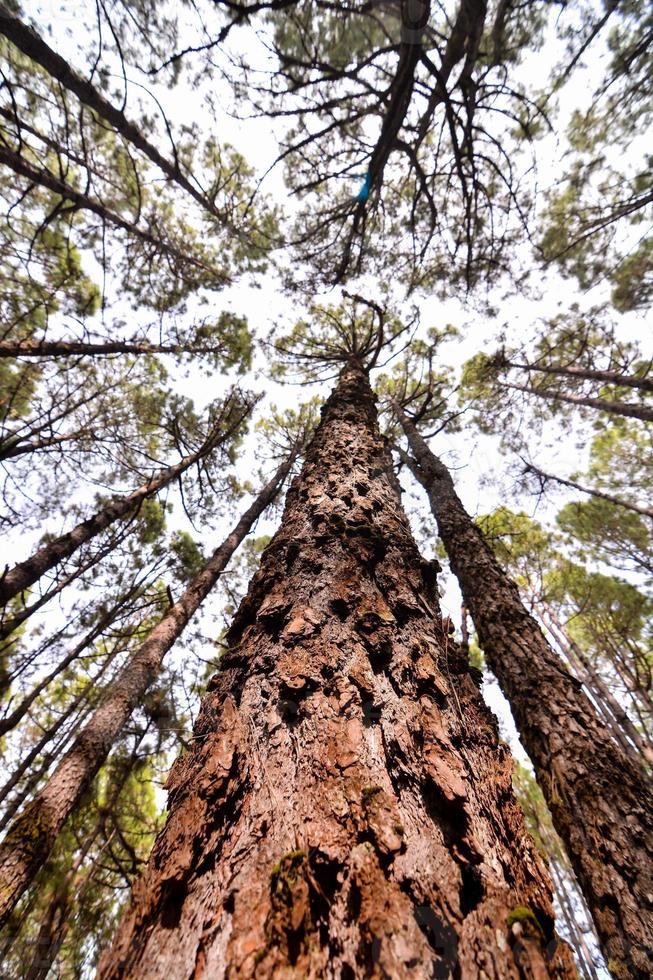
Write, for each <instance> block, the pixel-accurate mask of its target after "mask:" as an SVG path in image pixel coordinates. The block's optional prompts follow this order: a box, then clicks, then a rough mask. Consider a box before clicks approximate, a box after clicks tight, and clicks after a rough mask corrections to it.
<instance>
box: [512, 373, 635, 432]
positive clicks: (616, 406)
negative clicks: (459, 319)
mask: <svg viewBox="0 0 653 980" xmlns="http://www.w3.org/2000/svg"><path fill="white" fill-rule="evenodd" d="M500 386H501V387H502V388H510V389H511V390H512V391H523V392H525V394H527V395H535V396H536V397H537V398H545V399H547V400H548V401H553V402H565V404H567V405H581V406H583V407H585V408H596V409H597V410H598V411H599V412H607V413H608V415H623V416H624V417H625V418H628V419H641V421H642V422H653V408H649V407H648V406H647V405H643V404H641V405H639V404H634V403H633V402H615V401H608V400H607V399H606V398H587V397H585V396H584V395H563V394H562V392H559V391H546V390H545V389H543V388H531V387H529V386H528V385H516V384H509V383H508V382H507V381H506V382H500Z"/></svg>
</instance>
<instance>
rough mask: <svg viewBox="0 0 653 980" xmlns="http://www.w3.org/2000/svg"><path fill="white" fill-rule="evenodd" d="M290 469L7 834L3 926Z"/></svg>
mask: <svg viewBox="0 0 653 980" xmlns="http://www.w3.org/2000/svg"><path fill="white" fill-rule="evenodd" d="M291 465H292V457H289V458H288V459H287V460H286V461H285V462H284V463H283V464H282V465H281V466H280V467H279V469H278V470H277V472H276V473H275V475H274V477H273V478H272V479H271V480H270V482H269V483H268V484H267V485H266V486H265V487H264V488H263V490H261V492H260V493H259V495H258V496H257V497H256V499H255V500H254V502H253V503H252V504H251V506H250V507H248V508H247V510H246V511H245V513H244V514H243V516H242V517H241V518H240V520H239V521H238V523H237V524H236V526H235V527H234V529H233V530H232V532H231V534H230V535H229V536H228V537H227V538H226V539H225V541H224V542H223V543H222V544H221V545H220V547H219V548H217V549H216V550H215V551H214V552H213V555H212V556H211V558H210V559H209V561H208V562H207V563H206V565H205V566H204V568H203V569H202V571H201V572H199V573H198V574H197V575H196V576H195V577H194V578H193V579H192V581H191V582H190V584H189V585H188V587H187V589H186V591H185V592H184V593H183V595H182V596H181V598H180V599H179V600H178V601H177V602H175V603H174V605H172V606H171V607H170V609H169V610H168V612H167V613H166V614H165V616H164V617H163V618H162V619H161V620H160V622H159V623H157V625H156V626H155V627H154V629H153V630H152V631H151V632H150V633H149V635H148V637H147V639H146V640H145V642H144V643H143V644H142V645H141V646H140V647H139V648H138V650H137V651H136V652H135V653H134V654H133V656H131V657H130V658H129V659H128V660H127V662H126V663H125V665H124V667H123V668H122V670H121V671H120V673H119V674H118V676H117V677H116V679H115V680H114V681H113V683H112V684H111V685H110V687H109V688H108V690H107V692H106V694H105V695H104V697H103V698H102V700H101V701H100V704H99V705H98V707H97V708H96V709H95V711H94V712H93V714H92V716H91V718H90V720H89V722H88V723H87V724H86V726H85V727H84V729H83V730H82V731H81V732H80V734H79V735H78V736H77V738H76V739H75V742H74V743H73V745H72V747H71V749H70V750H69V751H68V752H67V753H66V755H65V756H64V758H63V759H62V761H61V762H60V763H59V765H58V766H57V768H56V769H55V771H54V773H53V774H52V776H51V777H50V778H49V780H48V781H47V783H46V784H45V786H44V787H43V789H42V790H41V791H40V792H39V793H38V794H37V795H36V796H35V798H34V799H33V800H32V801H31V802H30V803H29V804H28V805H27V806H26V807H25V809H24V810H23V812H22V813H21V814H20V815H19V816H18V817H17V818H16V820H15V821H14V823H13V824H12V826H11V827H10V828H9V830H8V831H7V835H6V837H5V839H4V840H3V842H2V844H1V845H0V881H1V882H2V885H1V886H0V925H2V923H4V921H5V920H6V918H7V916H8V915H9V914H10V912H11V910H12V908H13V907H14V906H15V904H16V902H17V901H18V899H19V898H20V896H21V895H22V894H23V892H24V891H25V889H26V888H27V886H28V885H29V883H30V881H31V879H32V877H33V876H34V874H35V872H36V871H37V870H38V868H39V866H40V865H41V864H42V863H43V862H44V861H45V860H46V859H47V857H48V855H49V853H50V851H51V850H52V847H53V846H54V843H55V841H56V839H57V836H58V834H59V832H60V831H61V829H62V827H63V825H64V823H65V821H66V819H67V817H68V815H69V814H70V812H71V811H72V810H73V809H74V807H75V806H76V805H77V804H78V802H79V801H80V799H81V798H82V796H83V794H84V792H85V790H86V789H87V788H88V786H89V785H90V783H91V781H92V779H93V778H94V777H95V775H96V773H97V772H98V770H99V768H100V766H101V765H102V764H103V763H104V761H105V760H106V758H107V756H108V754H109V752H110V751H111V748H112V746H113V744H114V742H115V741H116V739H117V737H118V735H119V734H120V732H121V731H122V728H123V726H124V725H125V723H126V722H127V720H128V719H129V717H130V715H131V713H132V711H133V710H134V709H135V708H136V706H137V705H138V704H139V702H140V701H141V698H142V697H143V695H144V693H145V692H146V690H147V689H148V687H149V686H150V684H151V683H152V682H153V681H154V679H155V678H156V676H157V674H158V672H159V670H160V668H161V663H162V661H163V658H164V656H165V654H166V653H167V652H168V650H169V649H170V647H171V646H172V645H173V643H174V642H175V640H177V639H178V637H179V636H180V634H181V633H182V631H183V630H184V628H185V627H186V625H187V624H188V622H189V620H190V618H191V616H193V614H194V613H195V612H196V610H197V609H198V607H199V605H200V603H201V602H203V600H204V599H205V598H206V597H207V595H208V594H209V592H210V591H211V589H212V588H213V586H214V585H215V583H216V581H217V579H218V577H219V575H220V573H221V572H222V571H223V570H224V568H225V567H226V565H227V562H228V561H229V559H230V558H231V556H232V555H233V553H234V551H235V550H236V548H237V547H238V545H239V544H240V543H241V541H242V540H243V538H244V537H246V535H247V534H248V533H249V531H250V530H251V528H252V526H253V524H254V522H255V521H256V520H257V519H258V518H259V517H260V516H261V514H262V513H263V511H264V510H265V509H266V507H267V506H268V505H269V504H270V503H271V502H272V500H273V499H274V497H275V496H276V494H277V492H278V490H279V488H280V486H281V485H282V483H283V481H284V480H285V478H286V476H287V474H288V472H289V470H290V467H291Z"/></svg>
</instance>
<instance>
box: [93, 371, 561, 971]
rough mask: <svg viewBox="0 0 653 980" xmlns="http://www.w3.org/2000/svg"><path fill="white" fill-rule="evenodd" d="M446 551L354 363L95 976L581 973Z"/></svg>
mask: <svg viewBox="0 0 653 980" xmlns="http://www.w3.org/2000/svg"><path fill="white" fill-rule="evenodd" d="M437 570H438V569H437V567H436V565H435V563H432V562H426V561H424V560H423V559H422V558H421V557H420V555H419V552H418V551H417V548H416V546H415V543H414V541H413V539H412V536H411V533H410V530H409V527H408V523H407V520H406V517H405V515H404V513H403V510H402V507H401V503H400V499H399V492H398V487H397V484H396V481H395V479H394V475H393V472H392V462H391V458H390V455H389V453H388V451H387V448H386V445H385V442H384V440H382V438H381V437H380V435H379V431H378V427H377V423H376V410H375V406H374V400H373V396H372V392H371V389H370V387H369V384H368V381H367V378H366V376H365V374H364V372H363V370H362V369H361V368H360V367H359V366H357V365H356V364H355V363H352V364H350V365H348V366H347V368H346V369H345V370H344V371H343V373H342V375H341V379H340V383H339V385H338V387H337V389H336V391H335V392H334V394H333V395H332V396H331V398H330V399H329V401H328V402H327V404H326V406H325V409H324V410H323V418H322V422H321V424H320V426H319V428H318V430H317V433H316V436H315V438H314V440H313V442H312V444H311V446H310V447H309V449H308V452H307V455H306V461H305V464H304V468H303V470H302V473H301V475H300V476H299V477H298V478H297V479H296V480H295V481H294V483H293V485H292V487H291V489H290V491H289V493H288V498H287V501H286V507H285V512H284V517H283V521H282V524H281V527H280V529H279V531H278V532H277V534H276V535H275V537H274V538H273V540H272V542H271V543H270V545H269V546H268V548H267V549H266V550H265V552H264V554H263V557H262V562H261V567H260V569H259V571H258V572H257V574H256V575H255V577H254V579H253V581H252V584H251V586H250V590H249V593H248V595H247V597H246V599H245V600H244V602H243V603H242V605H241V607H240V609H239V611H238V613H237V615H236V618H235V620H234V623H233V625H232V627H231V629H230V631H229V634H228V636H227V642H228V651H227V653H226V654H225V655H224V657H223V659H222V661H221V668H220V670H219V671H218V673H217V674H216V675H214V677H213V678H212V680H211V681H210V683H209V686H208V693H207V694H206V696H205V697H204V699H203V702H202V708H201V712H200V716H199V719H198V722H197V725H196V728H195V734H194V741H193V748H192V749H191V750H190V752H188V753H187V754H186V755H184V756H183V757H182V758H181V759H179V760H178V761H177V762H176V764H175V766H174V767H173V769H172V772H171V774H170V777H169V780H168V788H169V791H170V798H169V816H168V821H167V824H166V826H165V828H164V829H163V831H162V832H161V834H160V835H159V837H158V839H157V841H156V843H155V846H154V850H153V853H152V856H151V859H150V862H149V865H148V868H147V870H146V872H145V875H144V877H143V878H142V879H141V880H140V881H139V882H137V884H136V886H135V888H134V896H133V905H132V907H131V909H129V910H128V912H127V914H126V915H125V918H124V920H123V922H122V926H121V928H120V931H119V934H118V936H117V939H116V942H115V944H114V946H113V948H112V950H110V951H109V952H108V953H107V954H106V955H105V957H104V959H103V961H102V962H101V965H100V969H99V976H100V977H101V978H102V980H117V978H118V977H120V978H122V980H127V978H139V980H148V978H164V977H165V978H169V977H175V978H176V980H183V978H191V977H192V978H195V980H199V978H200V977H202V978H206V980H208V978H211V980H222V978H226V977H229V978H236V977H238V978H246V977H254V976H256V977H257V978H267V977H275V978H281V977H284V978H292V977H295V978H318V977H319V978H336V977H337V978H349V980H351V978H356V977H379V978H380V977H392V978H393V980H394V978H396V980H402V978H409V977H410V978H412V980H414V978H416V977H442V978H444V977H447V976H450V975H455V976H460V977H462V978H465V980H472V978H474V980H476V978H478V977H486V978H488V980H490V978H497V980H498V978H501V980H506V978H517V977H531V978H536V977H537V978H544V977H549V976H556V977H571V976H574V975H575V970H574V968H573V966H572V964H571V961H570V959H569V953H568V950H567V949H566V947H565V946H564V945H562V944H560V943H559V942H557V941H556V938H555V934H554V931H553V919H552V909H551V895H550V881H549V877H548V872H547V870H546V868H545V866H544V864H543V861H542V859H541V858H540V856H539V854H538V853H537V851H536V849H535V847H534V845H533V841H532V839H531V838H530V837H529V835H528V834H527V833H526V831H525V828H524V822H523V815H522V813H521V810H520V809H519V807H518V806H517V804H516V801H515V798H514V796H513V793H512V788H511V769H512V763H511V759H510V756H509V754H508V752H507V750H506V748H505V746H504V745H503V744H501V743H500V742H499V739H498V737H497V726H496V722H495V720H494V718H493V717H492V715H491V714H490V713H489V711H488V709H487V708H486V707H485V705H484V704H483V701H482V699H481V696H480V693H479V688H478V679H477V675H476V674H475V672H473V671H471V670H470V668H469V665H468V663H467V660H466V659H465V658H464V657H463V656H462V654H461V651H460V650H459V648H457V646H456V645H455V643H454V642H453V641H452V639H451V637H450V636H449V634H448V632H447V631H446V629H443V623H442V619H441V616H440V611H439V607H438V599H437V586H436V572H437Z"/></svg>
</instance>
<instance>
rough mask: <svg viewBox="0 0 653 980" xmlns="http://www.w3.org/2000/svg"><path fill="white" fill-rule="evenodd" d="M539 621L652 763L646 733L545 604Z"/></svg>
mask: <svg viewBox="0 0 653 980" xmlns="http://www.w3.org/2000/svg"><path fill="white" fill-rule="evenodd" d="M542 620H543V622H544V625H545V626H548V628H549V630H550V631H551V632H552V633H553V635H554V636H555V638H556V640H557V641H558V643H559V644H560V645H563V646H564V647H566V651H565V652H567V653H568V656H569V657H570V659H572V660H573V659H576V660H577V662H578V664H579V665H580V671H581V679H582V680H583V681H584V682H585V684H586V685H587V686H588V687H589V688H590V690H593V691H595V692H596V696H597V697H598V698H599V699H600V700H601V701H603V702H604V703H605V704H606V705H607V707H608V709H609V711H610V713H611V714H612V716H613V717H614V720H615V721H616V723H617V726H618V727H620V728H621V729H622V732H623V734H624V736H626V737H627V738H629V739H630V741H631V742H632V744H633V746H634V748H635V750H636V752H638V753H640V755H641V756H642V757H643V758H644V759H646V761H647V762H648V764H649V765H653V746H651V745H648V744H647V741H646V736H645V735H642V733H641V732H640V731H638V729H637V728H635V725H634V724H633V722H632V721H631V720H630V717H629V716H628V712H627V711H626V709H625V708H624V707H623V706H622V705H621V704H619V702H618V701H617V699H616V698H615V696H614V694H613V693H612V691H611V690H610V688H609V686H608V684H607V683H606V682H605V680H604V679H603V677H602V676H601V674H600V672H599V671H598V670H596V668H595V667H594V665H593V664H592V663H591V661H590V660H589V659H588V657H587V656H586V654H585V653H584V652H583V650H581V648H580V647H579V646H578V644H577V643H576V642H575V641H574V640H573V639H572V638H571V637H570V636H569V634H568V633H567V630H566V629H565V626H564V624H563V623H561V622H560V620H559V619H558V617H557V616H556V615H555V613H554V612H553V610H552V609H549V608H548V606H547V605H546V604H544V607H543V616H542ZM547 620H548V622H547ZM626 751H629V749H626Z"/></svg>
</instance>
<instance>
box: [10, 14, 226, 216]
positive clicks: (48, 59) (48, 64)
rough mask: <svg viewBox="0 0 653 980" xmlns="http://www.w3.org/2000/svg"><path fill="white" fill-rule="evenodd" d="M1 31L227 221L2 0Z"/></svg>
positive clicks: (171, 176)
mask: <svg viewBox="0 0 653 980" xmlns="http://www.w3.org/2000/svg"><path fill="white" fill-rule="evenodd" d="M0 32H1V33H2V34H4V36H5V37H6V38H7V39H8V40H9V41H11V42H12V44H15V45H16V47H17V48H18V49H19V50H20V51H22V52H23V54H26V55H27V57H28V58H31V59H32V61H35V62H36V63H37V64H39V65H40V66H41V67H42V68H44V69H45V71H46V72H47V73H48V74H49V75H50V76H51V77H52V78H56V80H57V81H58V82H61V84H62V85H63V86H65V88H67V89H68V90H69V91H71V92H73V93H74V94H75V95H76V96H77V98H78V99H79V100H80V102H83V103H84V105H87V106H88V107H89V108H90V109H92V110H93V112H95V113H97V114H98V116H100V118H101V119H104V120H106V122H108V123H109V124H110V125H111V126H112V127H113V128H114V129H115V131H116V132H117V133H120V135H121V136H122V137H123V138H124V139H126V140H127V141H128V142H130V143H131V144H132V145H133V146H135V147H136V148H137V149H138V150H140V151H141V153H144V154H145V156H146V157H148V158H149V159H150V160H151V161H152V163H154V164H155V165H156V166H157V167H158V168H159V170H161V171H162V172H163V173H164V174H165V175H166V177H168V178H169V179H170V180H172V181H174V183H176V184H178V185H179V186H180V187H182V188H183V189H184V190H185V191H186V192H187V193H188V194H190V195H191V196H192V197H193V198H194V199H195V200H196V201H197V203H198V204H200V205H201V206H202V208H204V209H205V210H206V211H208V212H209V213H210V214H211V215H213V216H214V217H217V218H220V220H221V221H222V222H223V223H225V224H226V223H227V222H226V220H225V216H224V215H223V214H221V212H220V211H219V210H218V208H216V206H215V204H214V203H213V202H212V201H211V200H210V199H209V198H208V197H206V196H205V195H204V194H203V193H202V191H201V190H200V189H199V188H198V187H196V186H195V184H193V183H192V182H191V181H190V180H189V179H188V178H187V177H186V176H185V175H184V174H183V173H182V172H181V170H180V169H179V165H178V163H177V161H176V160H175V161H174V162H173V161H171V160H167V159H166V158H165V157H164V156H163V155H162V154H161V153H160V152H159V151H158V150H157V148H156V147H155V146H153V145H152V143H150V142H149V140H147V139H146V138H145V136H144V135H143V129H142V126H140V125H136V124H134V123H133V122H131V121H130V120H129V119H127V117H126V116H125V114H124V112H122V110H121V109H117V108H116V107H115V106H114V105H112V104H111V103H110V102H109V101H108V100H107V99H105V97H104V96H103V95H102V93H101V92H99V91H98V90H97V89H96V88H95V87H94V86H93V85H92V84H91V82H89V81H88V80H87V79H85V78H82V76H81V75H79V74H78V73H77V72H76V71H75V69H74V68H72V67H71V66H70V65H69V64H68V62H67V61H65V60H64V59H63V58H62V57H61V55H59V54H57V52H56V51H53V50H52V48H51V47H49V45H48V44H46V42H45V41H44V40H43V38H42V37H40V36H39V34H37V32H36V31H35V30H34V29H33V28H32V27H28V26H27V24H24V23H23V22H22V21H21V20H20V19H19V18H18V17H16V16H15V15H14V14H13V13H12V12H11V11H10V10H8V9H7V8H6V7H5V6H4V5H3V4H0ZM230 227H231V225H230Z"/></svg>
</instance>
